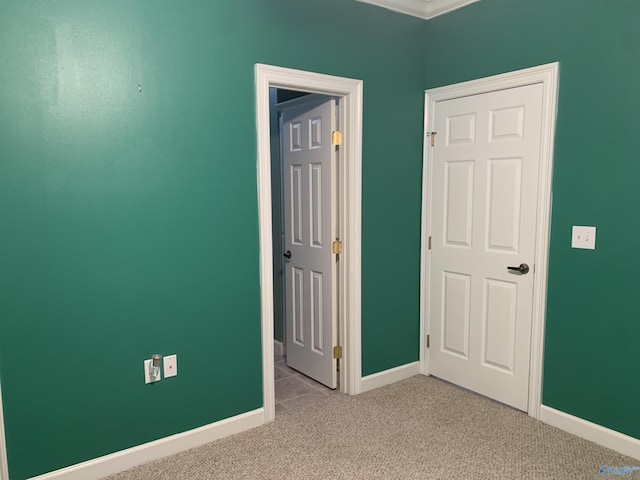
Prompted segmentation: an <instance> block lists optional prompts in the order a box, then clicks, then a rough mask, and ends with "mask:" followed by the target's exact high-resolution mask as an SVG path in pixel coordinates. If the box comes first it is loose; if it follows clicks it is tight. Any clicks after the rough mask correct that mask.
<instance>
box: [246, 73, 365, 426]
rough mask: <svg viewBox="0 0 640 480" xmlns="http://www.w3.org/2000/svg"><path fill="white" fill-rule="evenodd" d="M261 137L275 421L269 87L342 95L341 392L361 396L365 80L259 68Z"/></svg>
mask: <svg viewBox="0 0 640 480" xmlns="http://www.w3.org/2000/svg"><path fill="white" fill-rule="evenodd" d="M255 82H256V128H257V137H258V140H257V141H258V143H257V148H258V165H257V169H258V172H257V173H258V223H259V236H260V287H261V288H260V299H261V307H262V308H261V310H262V315H261V317H262V369H263V371H262V391H263V397H264V416H265V418H264V420H265V422H270V421H273V420H274V419H275V378H274V351H273V335H274V332H273V320H274V319H273V237H272V223H271V222H272V218H271V211H272V210H271V199H272V197H271V150H270V141H271V139H270V132H269V87H274V88H284V89H288V90H301V91H305V92H309V93H319V94H323V95H331V96H335V97H340V101H341V103H342V106H341V108H340V125H341V128H342V130H343V138H344V143H343V148H342V153H341V158H340V160H341V164H340V166H341V172H340V175H341V178H343V179H344V181H342V182H341V184H340V192H339V197H340V206H339V210H340V213H339V219H340V228H339V230H340V234H341V237H342V238H341V240H342V242H343V252H344V253H343V256H342V257H341V258H340V262H339V265H338V271H339V273H338V275H339V278H340V279H341V282H340V285H339V287H338V288H339V305H338V318H339V327H338V335H339V338H340V343H341V344H342V346H343V358H342V360H341V368H340V389H341V391H342V392H344V393H348V394H351V395H355V394H358V393H360V388H361V380H362V355H361V238H362V237H361V235H362V233H361V224H362V80H355V79H351V78H343V77H335V76H332V75H324V74H319V73H313V72H306V71H302V70H294V69H290V68H283V67H276V66H272V65H264V64H259V63H258V64H256V65H255Z"/></svg>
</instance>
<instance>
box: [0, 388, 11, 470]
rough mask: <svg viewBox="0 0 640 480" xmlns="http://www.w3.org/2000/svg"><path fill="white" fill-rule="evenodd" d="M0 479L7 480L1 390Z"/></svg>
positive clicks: (0, 395) (7, 468) (7, 467)
mask: <svg viewBox="0 0 640 480" xmlns="http://www.w3.org/2000/svg"><path fill="white" fill-rule="evenodd" d="M0 480H9V465H8V462H7V443H6V439H5V435H4V410H3V408H2V391H1V390H0Z"/></svg>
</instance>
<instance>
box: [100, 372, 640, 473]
mask: <svg viewBox="0 0 640 480" xmlns="http://www.w3.org/2000/svg"><path fill="white" fill-rule="evenodd" d="M638 464H640V462H639V461H637V460H634V459H632V458H629V457H625V456H623V455H620V454H618V453H616V452H614V451H612V450H608V449H606V448H602V447H599V446H598V445H596V444H594V443H591V442H588V441H586V440H582V439H580V438H578V437H575V436H573V435H570V434H568V433H564V432H562V431H560V430H558V429H556V428H553V427H550V426H548V425H544V424H542V423H540V422H538V421H536V420H533V419H532V418H530V417H528V416H527V415H526V414H524V413H522V412H519V411H516V410H513V409H511V408H509V407H506V406H504V405H501V404H499V403H496V402H493V401H491V400H488V399H486V398H484V397H481V396H479V395H475V394H473V393H470V392H467V391H465V390H462V389H460V388H457V387H454V386H452V385H450V384H448V383H446V382H443V381H440V380H437V379H434V378H430V377H424V376H415V377H412V378H410V379H407V380H403V381H401V382H398V383H395V384H393V385H388V386H386V387H382V388H379V389H376V390H373V391H370V392H367V393H364V394H362V395H359V396H355V397H350V396H347V395H342V394H336V395H332V396H329V397H326V398H324V399H320V400H318V402H316V403H314V404H309V405H305V406H304V407H302V408H300V409H297V410H289V411H284V412H282V413H281V414H280V415H278V416H277V419H276V421H275V422H274V423H271V424H268V425H264V426H262V427H259V428H256V429H254V430H250V431H247V432H243V433H241V434H238V435H234V436H231V437H228V438H224V439H222V440H218V441H216V442H213V443H210V444H208V445H204V446H202V447H198V448H195V449H192V450H189V451H186V452H183V453H180V454H177V455H174V456H171V457H166V458H164V459H162V460H158V461H155V462H152V463H149V464H146V465H143V466H140V467H137V468H134V469H132V470H129V471H126V472H123V473H120V474H117V475H113V476H110V477H108V479H109V480H125V479H127V480H211V479H224V480H236V479H265V480H276V479H277V480H308V479H353V480H358V479H362V480H374V479H385V480H386V479H402V480H413V479H415V480H418V479H419V480H425V479H455V480H458V479H459V480H463V479H464V480H469V479H491V480H496V479H504V480H525V479H527V480H528V479H532V480H533V479H535V480H545V479H549V480H552V479H553V480H564V479H567V480H569V479H570V480H583V479H598V478H603V477H602V476H601V475H600V474H599V468H600V467H601V466H603V465H608V466H611V467H624V466H635V465H638ZM634 476H636V477H638V478H640V472H633V473H632V474H631V477H632V478H633V477H634Z"/></svg>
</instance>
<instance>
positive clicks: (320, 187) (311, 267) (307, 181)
mask: <svg viewBox="0 0 640 480" xmlns="http://www.w3.org/2000/svg"><path fill="white" fill-rule="evenodd" d="M335 119H336V101H335V100H334V99H327V98H326V97H320V98H318V97H315V98H312V99H311V100H310V102H306V103H305V104H303V105H298V106H294V107H291V108H287V109H285V110H283V116H282V152H283V153H282V156H283V170H284V171H283V185H284V187H283V197H284V237H285V239H284V248H283V251H284V252H285V268H284V272H285V328H286V351H287V364H288V365H289V366H290V367H292V368H294V369H296V370H298V371H299V372H302V373H304V374H305V375H307V376H309V377H311V378H313V379H315V380H317V381H318V382H321V383H323V384H325V385H327V386H328V387H330V388H336V386H337V363H336V362H337V361H336V360H335V359H334V358H333V346H334V345H337V341H336V340H337V338H336V337H337V308H336V303H335V299H336V281H335V278H336V258H335V255H334V254H333V253H332V243H333V240H334V239H335V238H336V237H335V232H336V227H335V225H336V224H337V221H336V220H335V218H336V206H337V205H336V194H335V193H334V192H336V190H337V189H336V188H335V178H336V165H335V161H334V159H335V156H336V150H335V146H333V145H332V142H331V140H332V131H333V130H334V129H335V123H336V122H335Z"/></svg>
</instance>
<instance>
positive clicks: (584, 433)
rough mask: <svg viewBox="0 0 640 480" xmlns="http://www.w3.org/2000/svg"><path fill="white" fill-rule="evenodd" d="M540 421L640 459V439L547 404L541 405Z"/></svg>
mask: <svg viewBox="0 0 640 480" xmlns="http://www.w3.org/2000/svg"><path fill="white" fill-rule="evenodd" d="M540 421H541V422H544V423H546V424H548V425H551V426H553V427H556V428H559V429H560V430H564V431H565V432H569V433H571V434H573V435H576V436H578V437H581V438H584V439H586V440H589V441H592V442H594V443H597V444H598V445H602V446H603V447H607V448H610V449H611V450H615V451H616V452H619V453H622V454H623V455H628V456H629V457H633V458H635V459H637V460H640V440H638V439H637V438H634V437H630V436H629V435H625V434H624V433H620V432H617V431H615V430H611V429H610V428H606V427H603V426H602V425H598V424H597V423H592V422H589V421H587V420H584V419H582V418H579V417H574V416H573V415H569V414H568V413H564V412H561V411H560V410H556V409H554V408H551V407H547V406H546V405H542V406H541V407H540Z"/></svg>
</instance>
